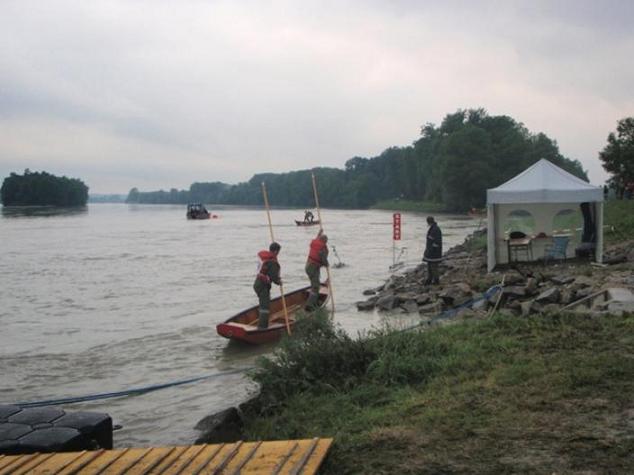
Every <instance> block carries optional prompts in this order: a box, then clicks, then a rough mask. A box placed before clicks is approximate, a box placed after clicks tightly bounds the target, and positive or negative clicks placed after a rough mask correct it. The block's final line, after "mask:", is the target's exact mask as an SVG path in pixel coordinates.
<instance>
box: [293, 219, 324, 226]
mask: <svg viewBox="0 0 634 475" xmlns="http://www.w3.org/2000/svg"><path fill="white" fill-rule="evenodd" d="M295 224H297V225H298V226H315V225H317V224H319V220H318V219H316V220H314V221H298V220H297V219H296V220H295Z"/></svg>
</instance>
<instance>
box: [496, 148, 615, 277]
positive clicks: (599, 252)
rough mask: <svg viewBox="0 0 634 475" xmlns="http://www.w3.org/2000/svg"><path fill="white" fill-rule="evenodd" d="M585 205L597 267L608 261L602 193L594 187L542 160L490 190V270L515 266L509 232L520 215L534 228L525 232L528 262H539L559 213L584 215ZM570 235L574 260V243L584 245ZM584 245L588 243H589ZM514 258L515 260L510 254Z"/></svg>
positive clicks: (570, 254)
mask: <svg viewBox="0 0 634 475" xmlns="http://www.w3.org/2000/svg"><path fill="white" fill-rule="evenodd" d="M581 203H587V204H585V205H583V208H582V209H583V210H584V213H583V220H584V235H585V236H586V238H587V236H589V235H592V238H590V240H589V241H588V242H586V244H589V243H590V242H591V243H592V246H593V252H594V255H595V259H596V261H597V262H601V261H602V256H603V189H602V188H601V187H598V186H593V185H591V184H589V183H587V182H585V181H583V180H581V179H580V178H577V177H576V176H574V175H572V174H570V173H568V172H567V171H565V170H562V169H561V168H559V167H558V166H556V165H553V164H552V163H551V162H549V161H548V160H545V159H541V160H540V161H538V162H537V163H535V164H534V165H532V166H531V167H529V168H527V169H526V170H524V171H523V172H522V173H520V174H519V175H517V176H515V177H514V178H511V179H510V180H509V181H507V182H506V183H504V184H502V185H500V186H498V187H497V188H492V189H489V190H487V220H488V236H487V268H488V270H489V272H490V271H492V270H493V268H494V267H495V266H496V265H498V264H507V263H509V262H510V260H511V257H517V256H513V252H511V247H509V245H508V244H509V240H510V239H509V235H508V233H509V231H513V229H512V226H513V223H514V222H516V221H514V219H516V218H517V216H520V217H525V218H527V222H529V223H530V225H527V226H528V228H529V229H524V230H523V232H524V233H525V234H526V239H525V240H524V242H523V243H526V245H527V247H528V246H530V250H531V252H530V253H529V252H526V254H525V256H522V257H526V259H525V260H538V259H541V258H543V256H544V248H545V246H546V245H547V244H548V243H551V242H552V240H553V238H554V236H553V220H554V219H555V217H556V216H557V215H558V214H563V215H565V214H566V213H572V212H579V207H580V204H581ZM575 234H576V233H575V230H573V231H572V232H571V233H570V235H569V236H570V237H571V244H572V246H571V247H569V248H568V251H567V255H566V257H572V256H573V255H574V250H575V248H574V244H581V240H579V239H576V238H575V236H574V235H575ZM584 242H585V241H584ZM509 253H510V254H511V255H509Z"/></svg>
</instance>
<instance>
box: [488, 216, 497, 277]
mask: <svg viewBox="0 0 634 475" xmlns="http://www.w3.org/2000/svg"><path fill="white" fill-rule="evenodd" d="M495 233H496V231H495V205H494V204H488V205H487V272H491V271H492V270H493V268H494V267H495V252H496V250H495V243H496V239H495Z"/></svg>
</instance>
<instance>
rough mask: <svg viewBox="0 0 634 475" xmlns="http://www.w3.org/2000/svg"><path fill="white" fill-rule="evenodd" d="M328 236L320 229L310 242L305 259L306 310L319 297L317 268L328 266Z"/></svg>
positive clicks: (313, 304)
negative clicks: (308, 285)
mask: <svg viewBox="0 0 634 475" xmlns="http://www.w3.org/2000/svg"><path fill="white" fill-rule="evenodd" d="M327 243H328V236H326V235H325V234H324V230H323V229H320V230H319V232H318V233H317V237H316V238H315V239H313V240H312V241H311V242H310V251H309V252H308V259H307V260H306V274H307V275H308V278H309V279H310V294H309V296H308V301H307V302H306V310H309V311H310V310H314V308H315V307H316V306H317V301H318V299H319V287H320V285H321V283H320V279H319V270H320V269H321V267H328V245H327Z"/></svg>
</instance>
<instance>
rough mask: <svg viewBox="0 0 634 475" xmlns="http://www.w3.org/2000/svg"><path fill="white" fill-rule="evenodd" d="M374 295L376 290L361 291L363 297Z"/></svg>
mask: <svg viewBox="0 0 634 475" xmlns="http://www.w3.org/2000/svg"><path fill="white" fill-rule="evenodd" d="M374 294H376V289H365V290H364V291H363V295H374Z"/></svg>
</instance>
